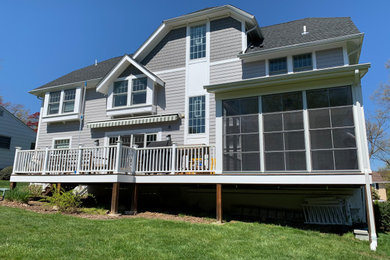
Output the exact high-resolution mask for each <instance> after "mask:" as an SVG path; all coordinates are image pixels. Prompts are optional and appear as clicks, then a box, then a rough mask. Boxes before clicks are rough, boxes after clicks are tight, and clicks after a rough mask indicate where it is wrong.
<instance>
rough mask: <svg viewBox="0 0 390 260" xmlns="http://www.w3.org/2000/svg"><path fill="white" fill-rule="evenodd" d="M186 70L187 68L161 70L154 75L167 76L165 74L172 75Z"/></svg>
mask: <svg viewBox="0 0 390 260" xmlns="http://www.w3.org/2000/svg"><path fill="white" fill-rule="evenodd" d="M184 70H186V67H181V68H176V69H170V70H159V71H156V72H154V74H165V73H172V72H178V71H184Z"/></svg>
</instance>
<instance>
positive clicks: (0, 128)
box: [0, 106, 36, 169]
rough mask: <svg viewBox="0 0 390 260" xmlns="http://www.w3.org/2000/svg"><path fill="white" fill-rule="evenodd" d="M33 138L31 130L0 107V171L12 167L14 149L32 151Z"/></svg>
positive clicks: (33, 145) (33, 146)
mask: <svg viewBox="0 0 390 260" xmlns="http://www.w3.org/2000/svg"><path fill="white" fill-rule="evenodd" d="M35 138H36V133H35V132H34V130H33V129H31V128H30V127H28V126H27V125H26V124H25V123H23V122H22V121H21V120H20V119H19V118H17V117H16V116H14V115H13V114H12V113H11V112H9V111H8V110H7V109H5V108H4V107H3V106H0V169H3V168H5V167H7V166H12V164H13V162H14V156H15V147H21V148H22V149H27V150H29V149H34V148H35Z"/></svg>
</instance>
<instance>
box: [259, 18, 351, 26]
mask: <svg viewBox="0 0 390 260" xmlns="http://www.w3.org/2000/svg"><path fill="white" fill-rule="evenodd" d="M337 18H349V19H351V17H350V16H336V17H305V18H301V19H296V20H292V21H288V22H283V23H276V24H271V25H267V26H260V28H267V27H272V26H277V25H282V24H288V23H294V22H299V21H304V20H309V19H337Z"/></svg>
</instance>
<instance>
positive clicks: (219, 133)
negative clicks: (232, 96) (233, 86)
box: [215, 99, 223, 174]
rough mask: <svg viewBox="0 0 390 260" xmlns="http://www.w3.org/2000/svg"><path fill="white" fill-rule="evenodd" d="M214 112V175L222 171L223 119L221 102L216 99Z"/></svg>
mask: <svg viewBox="0 0 390 260" xmlns="http://www.w3.org/2000/svg"><path fill="white" fill-rule="evenodd" d="M215 105H216V111H215V158H216V164H215V174H222V169H223V164H222V160H223V118H222V100H220V99H216V104H215Z"/></svg>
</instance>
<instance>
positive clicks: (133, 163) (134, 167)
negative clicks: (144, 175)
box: [131, 145, 138, 175]
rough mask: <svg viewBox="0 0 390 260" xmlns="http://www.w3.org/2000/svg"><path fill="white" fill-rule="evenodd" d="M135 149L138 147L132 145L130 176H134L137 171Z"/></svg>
mask: <svg viewBox="0 0 390 260" xmlns="http://www.w3.org/2000/svg"><path fill="white" fill-rule="evenodd" d="M137 148H138V145H133V149H132V151H133V154H132V155H131V156H132V158H131V174H133V175H135V171H136V170H137V163H138V162H137Z"/></svg>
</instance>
